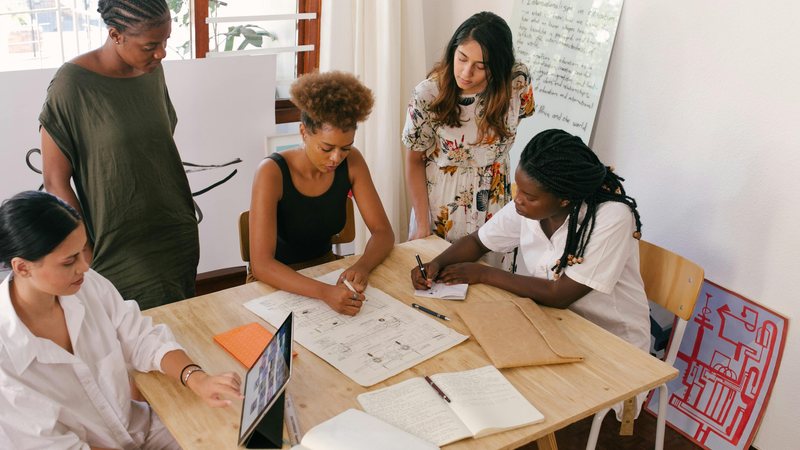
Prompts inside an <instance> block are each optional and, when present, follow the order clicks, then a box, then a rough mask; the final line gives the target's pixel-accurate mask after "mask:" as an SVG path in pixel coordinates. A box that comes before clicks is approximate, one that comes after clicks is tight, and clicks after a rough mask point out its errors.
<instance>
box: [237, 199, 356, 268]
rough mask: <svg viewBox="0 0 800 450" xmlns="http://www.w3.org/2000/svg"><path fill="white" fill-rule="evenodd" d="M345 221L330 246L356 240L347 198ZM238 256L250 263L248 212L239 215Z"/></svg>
mask: <svg viewBox="0 0 800 450" xmlns="http://www.w3.org/2000/svg"><path fill="white" fill-rule="evenodd" d="M345 205H346V207H347V212H346V213H345V214H346V219H345V222H344V228H342V231H340V232H338V233H336V234H334V235H333V236H332V237H331V244H346V243H348V242H353V240H354V239H355V238H356V220H355V212H354V210H353V199H352V198H350V197H347V202H346V203H345ZM239 254H240V255H241V256H242V261H244V262H250V211H244V212H243V213H241V214H239Z"/></svg>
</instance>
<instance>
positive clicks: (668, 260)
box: [586, 241, 705, 450]
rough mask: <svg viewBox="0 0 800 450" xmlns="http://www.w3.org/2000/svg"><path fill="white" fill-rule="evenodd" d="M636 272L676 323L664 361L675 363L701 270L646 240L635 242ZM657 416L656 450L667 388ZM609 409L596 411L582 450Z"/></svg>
mask: <svg viewBox="0 0 800 450" xmlns="http://www.w3.org/2000/svg"><path fill="white" fill-rule="evenodd" d="M639 270H640V271H641V273H642V280H643V281H644V291H645V294H647V298H648V300H650V301H651V302H653V303H656V304H658V305H660V306H662V307H663V308H664V309H666V310H668V311H670V312H671V313H672V314H675V315H676V316H677V319H678V320H677V324H676V325H675V327H674V330H673V332H672V339H671V341H670V345H669V351H668V352H667V355H666V358H665V359H664V362H666V363H667V364H669V365H671V366H672V365H674V364H675V358H676V357H677V355H678V349H679V348H680V346H681V340H682V339H683V333H684V331H686V325H687V323H688V320H689V318H690V317H691V316H692V311H694V304H695V302H696V301H697V296H698V294H700V288H701V287H702V285H703V277H704V276H705V273H704V272H703V268H702V267H700V266H698V265H697V264H695V263H693V262H691V261H689V260H688V259H686V258H684V257H682V256H680V255H677V254H675V253H672V252H670V251H669V250H665V249H663V248H661V247H659V246H657V245H654V244H651V243H649V242H646V241H639ZM657 389H658V394H659V397H658V417H657V419H656V450H663V448H664V427H665V425H666V415H667V396H668V390H667V385H666V384H662V385H661V386H659V387H658V388H657ZM609 410H610V408H606V409H604V410H601V411H598V412H597V414H595V416H594V420H593V421H592V429H591V431H590V433H589V441H588V442H587V443H586V449H587V450H592V449H594V448H595V446H596V445H597V436H598V434H599V433H600V426H601V425H602V423H603V418H604V417H605V415H606V414H607V413H608V411H609Z"/></svg>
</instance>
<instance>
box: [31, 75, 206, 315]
mask: <svg viewBox="0 0 800 450" xmlns="http://www.w3.org/2000/svg"><path fill="white" fill-rule="evenodd" d="M39 122H40V123H41V125H42V126H43V127H44V128H45V129H46V130H47V132H48V133H49V134H50V136H51V137H52V138H53V140H54V141H55V143H56V144H57V145H58V147H59V148H60V149H61V151H63V152H64V154H65V155H66V157H67V159H68V160H69V161H70V163H71V164H72V170H73V182H74V184H75V190H76V194H77V196H78V200H79V202H80V204H81V208H82V209H83V214H84V219H85V221H86V227H87V230H88V233H89V240H90V241H91V242H92V243H93V244H94V259H93V261H92V268H93V269H95V270H96V271H98V272H99V273H100V274H102V275H103V276H105V277H106V278H108V279H109V280H111V282H112V283H113V284H114V286H116V288H117V289H118V290H119V291H120V292H121V293H122V296H123V297H124V298H126V299H134V300H136V301H137V302H138V303H139V305H140V306H141V308H142V309H145V308H150V307H154V306H158V305H162V304H165V303H169V302H173V301H176V300H180V299H183V298H186V297H191V296H193V295H194V283H195V276H196V274H197V262H198V259H199V254H200V249H199V238H198V231H197V220H196V218H195V215H194V204H193V202H192V196H191V191H190V189H189V182H188V180H187V178H186V174H185V173H184V171H183V166H182V164H181V158H180V155H179V154H178V149H177V147H176V145H175V140H174V139H173V136H172V135H173V132H174V130H175V125H176V124H177V117H176V115H175V110H174V108H173V107H172V103H171V102H170V99H169V93H168V92H167V86H166V83H165V81H164V71H163V68H162V67H161V66H159V67H158V68H157V69H156V70H155V71H154V72H152V73H148V74H145V75H141V76H137V77H133V78H112V77H107V76H104V75H100V74H98V73H95V72H92V71H90V70H88V69H85V68H83V67H81V66H78V65H76V64H72V63H66V64H64V65H63V66H62V67H61V68H60V69H59V70H58V72H57V73H56V75H55V77H54V78H53V80H52V81H51V82H50V87H49V88H48V90H47V99H46V100H45V104H44V107H43V109H42V112H41V114H40V116H39Z"/></svg>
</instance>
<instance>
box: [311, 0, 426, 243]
mask: <svg viewBox="0 0 800 450" xmlns="http://www.w3.org/2000/svg"><path fill="white" fill-rule="evenodd" d="M321 15H322V23H321V34H320V41H321V42H320V70H321V71H328V70H342V71H347V72H351V73H353V74H355V75H356V76H357V77H358V78H359V79H360V80H361V81H362V82H363V83H364V84H365V85H366V86H368V87H369V88H370V89H372V91H373V93H374V95H375V106H374V107H373V109H372V114H371V115H370V117H369V119H367V121H366V122H364V123H363V124H361V125H360V126H359V128H358V132H357V133H356V141H355V146H356V148H358V149H359V150H360V151H361V152H362V153H363V154H364V157H365V158H366V160H367V164H368V165H369V168H370V173H371V174H372V179H373V181H374V182H375V187H376V189H377V190H378V194H379V195H380V197H381V201H382V202H383V207H384V208H385V209H386V214H387V215H388V216H389V221H390V222H391V224H392V229H393V230H394V232H395V237H396V238H397V240H398V241H401V240H405V239H406V236H407V235H408V211H409V206H408V200H407V198H406V187H405V156H404V148H403V145H402V142H401V140H400V134H401V132H402V130H403V124H404V123H405V115H406V107H407V105H408V100H409V98H410V96H411V92H412V90H413V88H414V86H415V85H416V84H417V83H419V82H420V81H422V79H423V78H424V77H425V74H426V67H425V36H424V32H423V26H422V17H423V7H422V0H399V1H398V0H324V1H323V2H322V12H321ZM368 237H369V231H368V230H367V229H366V226H365V225H364V223H363V221H362V220H361V216H360V214H356V242H355V251H356V253H361V252H362V251H363V249H364V246H365V244H366V241H367V239H368Z"/></svg>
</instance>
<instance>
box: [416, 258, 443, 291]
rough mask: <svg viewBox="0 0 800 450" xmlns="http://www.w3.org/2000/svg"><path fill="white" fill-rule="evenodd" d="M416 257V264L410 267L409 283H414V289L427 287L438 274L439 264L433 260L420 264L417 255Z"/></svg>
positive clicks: (420, 261)
mask: <svg viewBox="0 0 800 450" xmlns="http://www.w3.org/2000/svg"><path fill="white" fill-rule="evenodd" d="M416 259H417V266H416V267H414V268H413V269H411V284H412V285H414V289H428V288H430V287H431V286H432V285H433V280H435V279H436V277H437V276H438V275H439V269H440V268H439V264H438V263H437V262H435V261H431V262H429V263H428V264H422V260H421V259H420V257H419V255H416Z"/></svg>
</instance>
